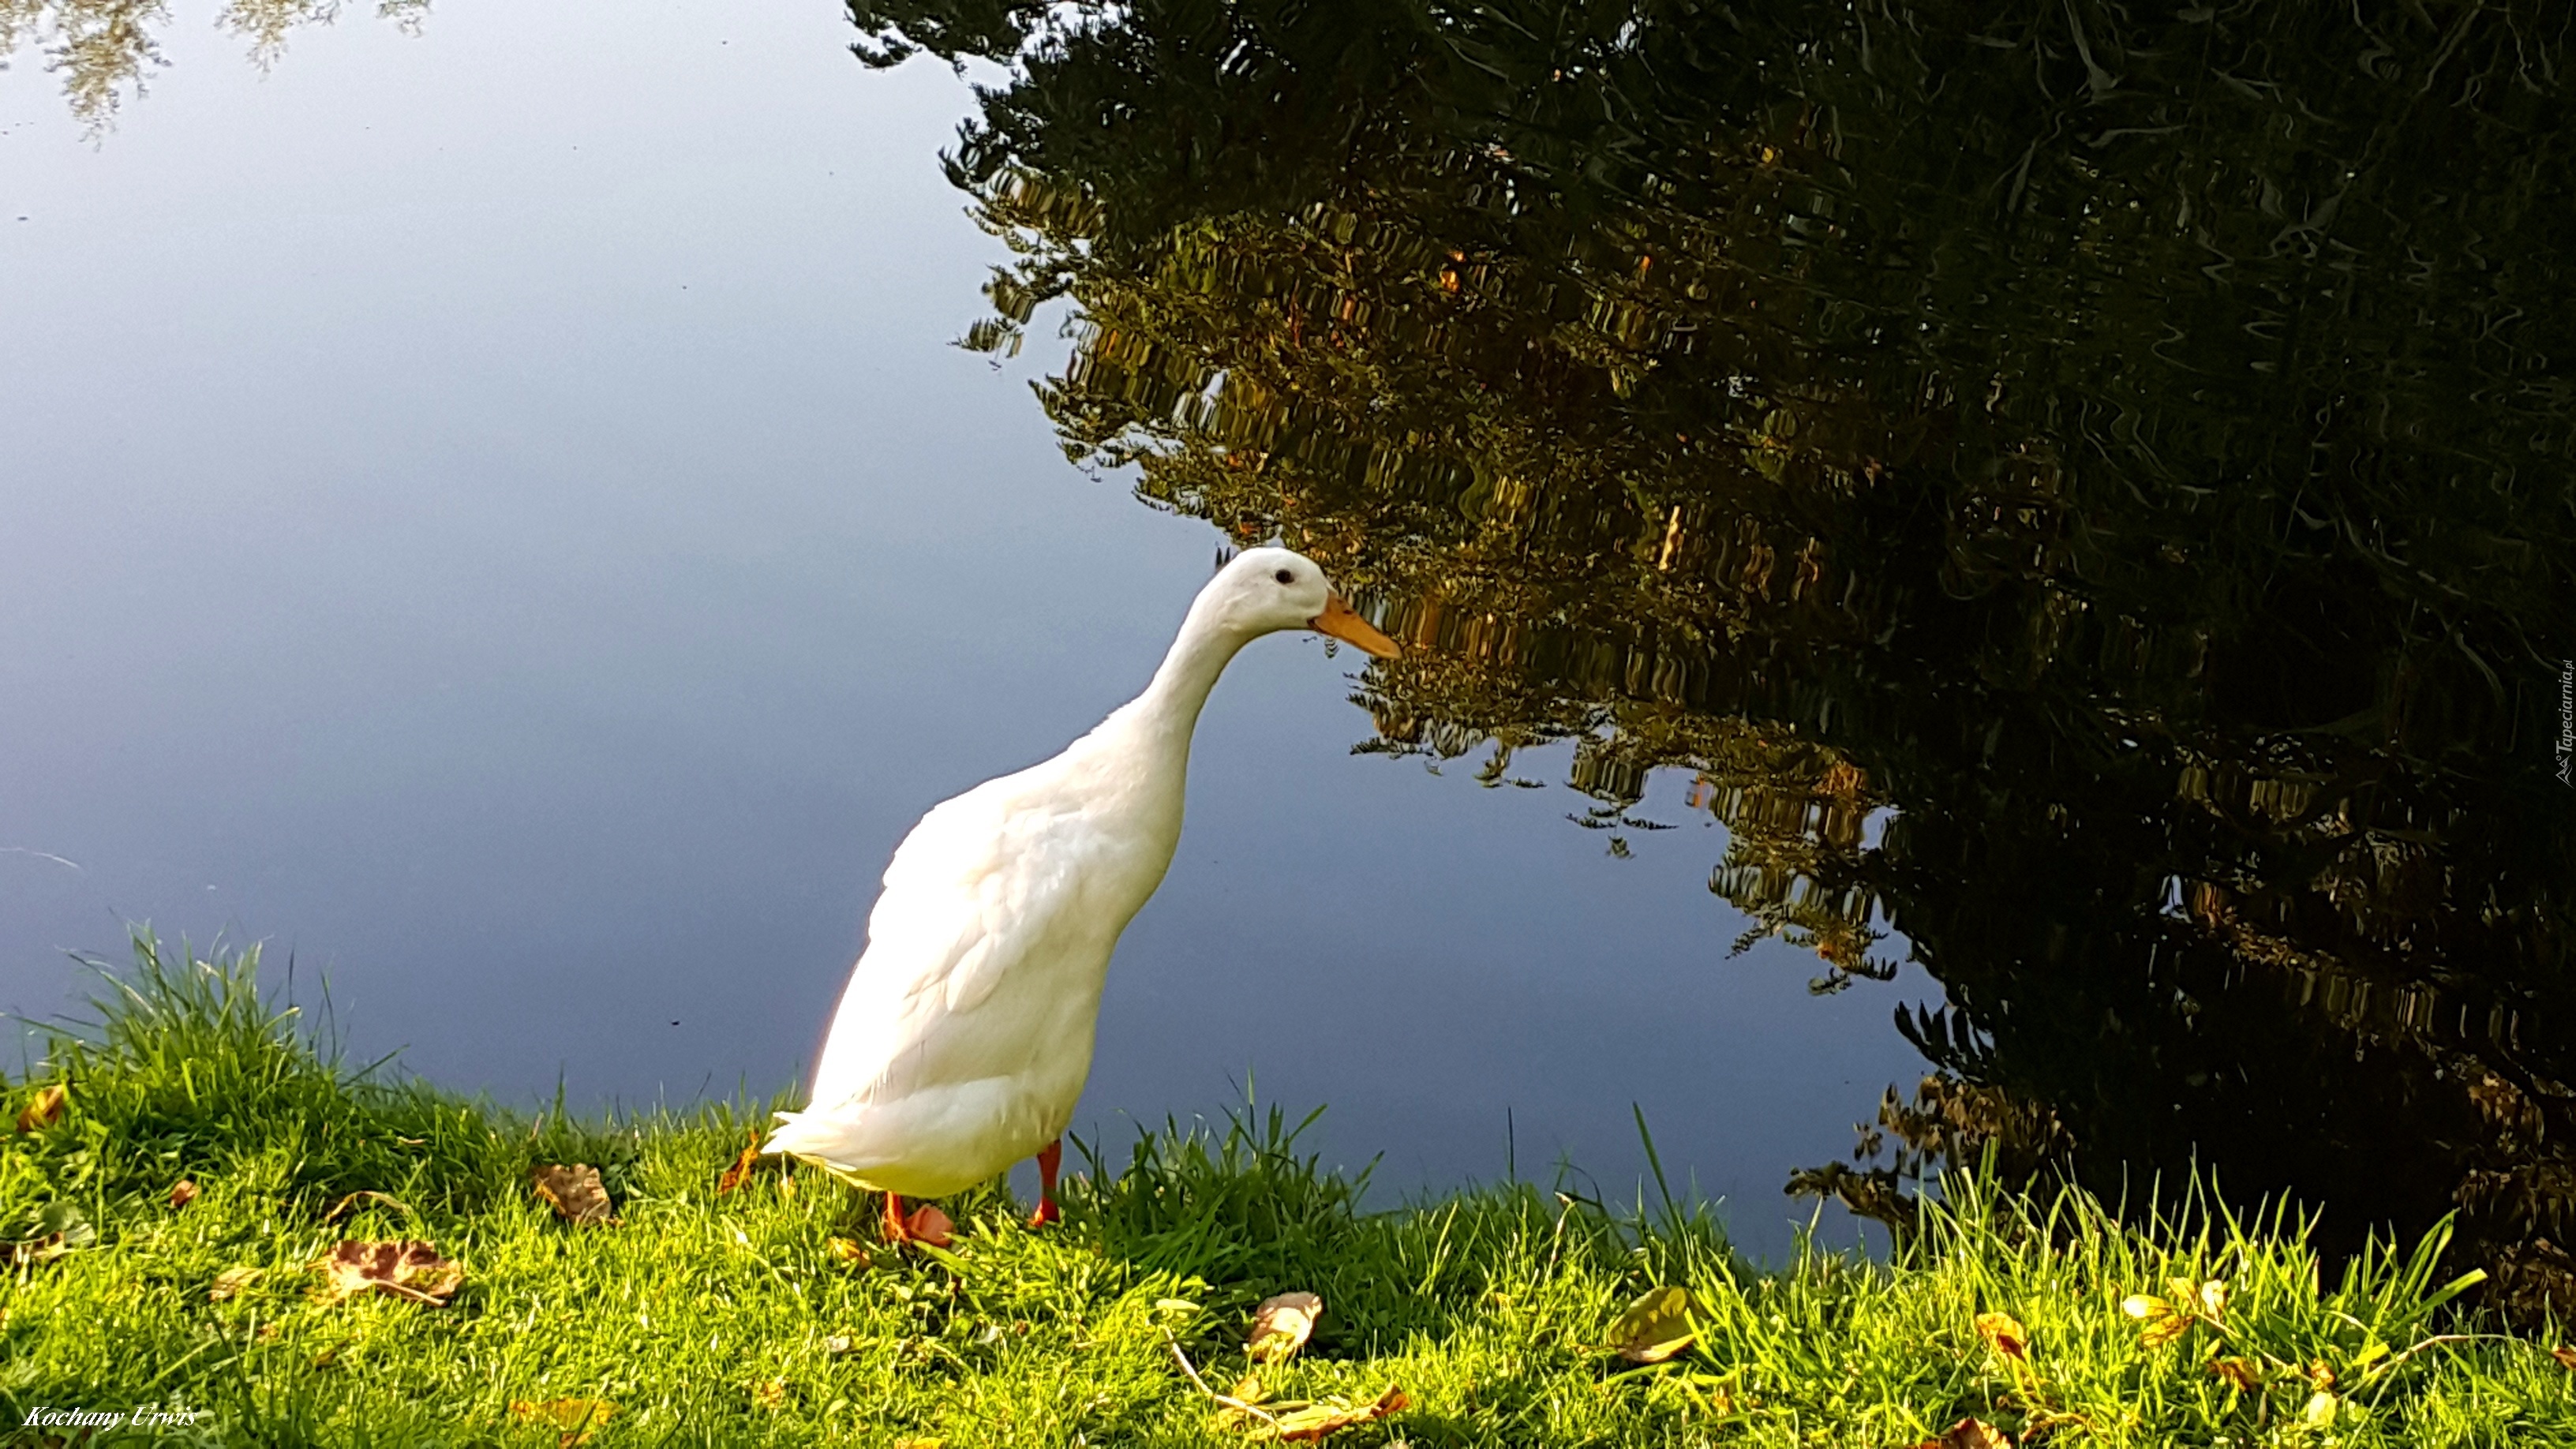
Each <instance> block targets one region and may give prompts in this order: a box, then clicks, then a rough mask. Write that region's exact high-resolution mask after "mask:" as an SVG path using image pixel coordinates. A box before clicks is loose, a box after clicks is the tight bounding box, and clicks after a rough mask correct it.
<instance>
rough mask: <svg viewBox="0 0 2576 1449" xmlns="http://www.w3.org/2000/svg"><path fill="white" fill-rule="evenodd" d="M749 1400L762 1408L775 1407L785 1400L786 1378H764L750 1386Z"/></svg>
mask: <svg viewBox="0 0 2576 1449" xmlns="http://www.w3.org/2000/svg"><path fill="white" fill-rule="evenodd" d="M751 1401H752V1402H753V1403H755V1404H758V1405H759V1406H760V1407H762V1408H764V1409H777V1408H780V1407H782V1406H784V1405H785V1404H786V1402H787V1380H785V1379H766V1380H763V1381H762V1382H760V1383H756V1384H753V1385H752V1386H751Z"/></svg>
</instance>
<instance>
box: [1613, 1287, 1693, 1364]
mask: <svg viewBox="0 0 2576 1449" xmlns="http://www.w3.org/2000/svg"><path fill="white" fill-rule="evenodd" d="M1694 1308H1695V1305H1694V1304H1693V1303H1692V1302H1691V1296H1690V1290H1689V1289H1687V1288H1678V1287H1674V1286H1672V1285H1669V1284H1667V1285H1666V1286H1664V1287H1661V1288H1649V1289H1647V1290H1646V1291H1645V1292H1643V1293H1641V1294H1639V1295H1637V1301H1636V1302H1634V1303H1631V1304H1629V1305H1628V1306H1627V1308H1626V1309H1625V1310H1623V1311H1622V1312H1621V1313H1620V1315H1619V1316H1618V1317H1617V1318H1616V1319H1613V1320H1612V1321H1611V1324H1610V1342H1609V1345H1608V1346H1609V1347H1611V1348H1614V1349H1617V1350H1618V1351H1619V1356H1620V1357H1621V1358H1624V1359H1626V1360H1627V1361H1628V1362H1630V1363H1662V1362H1663V1361H1664V1360H1666V1359H1668V1358H1671V1357H1672V1356H1673V1355H1674V1354H1677V1353H1679V1352H1681V1351H1682V1350H1683V1349H1685V1348H1688V1347H1690V1341H1691V1339H1692V1337H1693V1336H1694V1335H1695V1334H1696V1333H1697V1332H1698V1330H1697V1329H1695V1328H1693V1327H1692V1326H1691V1314H1692V1312H1693V1310H1694Z"/></svg>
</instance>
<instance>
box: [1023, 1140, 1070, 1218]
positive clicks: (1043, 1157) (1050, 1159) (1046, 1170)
mask: <svg viewBox="0 0 2576 1449" xmlns="http://www.w3.org/2000/svg"><path fill="white" fill-rule="evenodd" d="M1063 1162H1064V1139H1063V1138H1061V1137H1059V1138H1057V1139H1056V1140H1054V1141H1053V1142H1050V1143H1048V1144H1047V1145H1046V1146H1045V1147H1043V1148H1041V1149H1039V1151H1038V1210H1037V1211H1036V1212H1033V1213H1031V1214H1029V1226H1030V1227H1033V1228H1042V1227H1045V1226H1046V1225H1047V1224H1049V1223H1051V1222H1054V1221H1055V1220H1056V1217H1057V1216H1058V1214H1057V1213H1056V1210H1055V1172H1056V1168H1058V1167H1059V1166H1061V1165H1062V1164H1063Z"/></svg>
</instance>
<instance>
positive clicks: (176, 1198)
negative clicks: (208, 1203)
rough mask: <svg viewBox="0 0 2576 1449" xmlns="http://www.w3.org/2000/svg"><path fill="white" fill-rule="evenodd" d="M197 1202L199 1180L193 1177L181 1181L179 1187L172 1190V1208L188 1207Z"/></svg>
mask: <svg viewBox="0 0 2576 1449" xmlns="http://www.w3.org/2000/svg"><path fill="white" fill-rule="evenodd" d="M196 1200H197V1180H196V1179H195V1178H193V1177H183V1178H181V1179H179V1185H178V1186H177V1187H174V1188H172V1189H170V1206H172V1207H174V1208H183V1207H186V1206H187V1205H188V1204H190V1203H192V1202H195V1201H196Z"/></svg>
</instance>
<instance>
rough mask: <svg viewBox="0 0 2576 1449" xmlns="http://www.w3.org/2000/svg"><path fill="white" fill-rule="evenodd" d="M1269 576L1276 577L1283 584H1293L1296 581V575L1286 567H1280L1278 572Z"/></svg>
mask: <svg viewBox="0 0 2576 1449" xmlns="http://www.w3.org/2000/svg"><path fill="white" fill-rule="evenodd" d="M1271 577H1272V578H1274V579H1277V580H1278V581H1279V582H1281V583H1283V584H1293V583H1295V582H1297V576H1296V575H1295V574H1293V573H1290V572H1289V571H1288V570H1286V569H1281V570H1280V571H1279V572H1277V573H1275V574H1272V575H1271Z"/></svg>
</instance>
